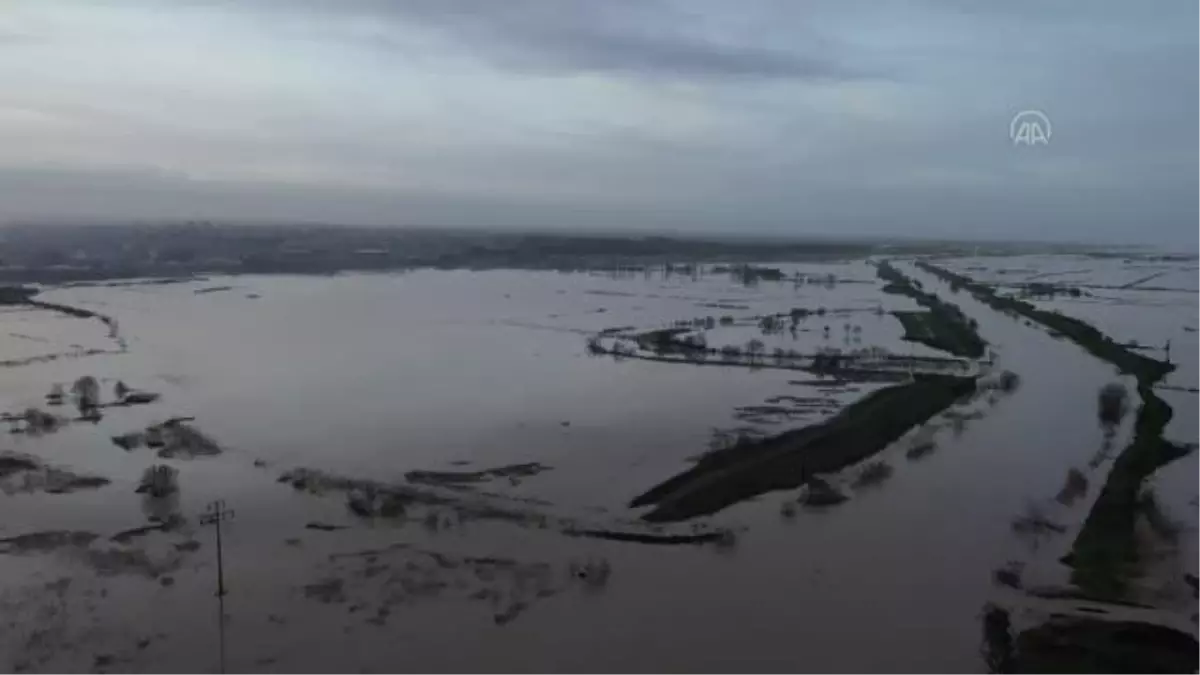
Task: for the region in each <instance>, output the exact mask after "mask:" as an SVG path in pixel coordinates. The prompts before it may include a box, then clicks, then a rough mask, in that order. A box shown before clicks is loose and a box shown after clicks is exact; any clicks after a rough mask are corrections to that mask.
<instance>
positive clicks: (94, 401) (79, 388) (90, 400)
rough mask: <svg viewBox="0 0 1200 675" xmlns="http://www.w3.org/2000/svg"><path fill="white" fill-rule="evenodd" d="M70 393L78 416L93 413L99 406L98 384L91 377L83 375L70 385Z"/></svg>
mask: <svg viewBox="0 0 1200 675" xmlns="http://www.w3.org/2000/svg"><path fill="white" fill-rule="evenodd" d="M71 393H72V394H74V395H75V405H76V406H78V408H79V412H80V414H87V413H89V412H92V411H94V410H95V409H96V408H97V407H98V406H99V405H100V383H99V382H97V381H96V378H94V377H92V376H91V375H84V376H83V377H81V378H79V379H78V380H75V384H73V385H71Z"/></svg>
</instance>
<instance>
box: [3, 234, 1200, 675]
mask: <svg viewBox="0 0 1200 675" xmlns="http://www.w3.org/2000/svg"><path fill="white" fill-rule="evenodd" d="M858 253H862V252H858ZM843 258H844V256H832V255H822V256H821V257H820V259H806V258H804V257H803V256H797V257H796V258H795V260H793V261H785V260H768V259H766V258H763V259H758V260H749V259H746V260H728V261H722V262H699V261H695V260H675V261H671V262H652V261H645V262H643V263H638V264H628V265H610V266H592V267H583V268H581V269H574V270H572V271H547V270H521V269H509V270H490V271H467V270H461V269H439V270H432V269H418V270H411V271H406V272H397V273H392V274H375V275H363V274H345V275H338V276H330V277H301V276H295V277H266V276H253V275H251V276H239V277H223V276H211V275H210V276H204V277H199V276H197V277H182V278H180V277H173V278H171V279H169V280H167V281H169V283H166V282H165V281H164V282H162V283H159V282H154V281H145V282H129V283H126V282H101V283H87V284H68V285H63V286H57V287H40V288H38V289H36V292H34V291H31V290H25V289H19V290H13V291H11V292H10V293H9V296H8V297H9V301H10V304H9V305H8V306H7V309H9V310H11V311H10V312H7V313H0V333H8V334H9V335H10V339H9V340H8V341H7V342H5V344H6V345H7V346H10V347H11V348H12V350H13V351H12V353H11V354H0V361H3V363H4V364H6V366H5V368H4V369H3V371H4V373H6V375H7V379H5V381H4V383H2V386H0V410H4V411H7V412H5V413H3V419H4V421H6V422H8V424H9V430H10V431H11V433H10V434H8V438H9V447H8V448H6V449H5V451H4V452H3V453H2V454H0V491H2V492H3V496H2V497H0V498H3V499H5V500H6V505H5V512H6V513H8V514H10V515H9V517H8V518H6V519H5V521H4V522H3V523H0V569H2V570H3V571H4V574H5V579H6V586H5V589H4V592H3V594H0V610H2V611H3V612H4V613H5V618H6V620H7V621H9V622H18V623H19V625H20V626H21V628H20V629H19V630H18V629H15V628H14V629H12V630H10V631H9V632H8V633H7V634H6V635H5V636H4V638H3V640H2V641H0V657H3V658H4V659H6V660H5V661H3V662H2V663H3V665H5V666H6V667H9V668H11V669H13V670H34V671H48V670H88V669H113V670H116V669H129V670H150V669H158V670H166V671H178V670H195V669H199V670H216V669H217V667H218V663H217V661H216V660H215V659H216V656H215V653H216V652H215V649H216V647H215V645H216V644H217V641H218V638H219V637H220V626H219V625H218V624H217V621H216V619H217V612H218V611H221V612H223V614H222V616H225V615H227V616H228V617H229V622H230V627H232V626H234V625H237V626H238V629H237V630H236V631H233V630H229V631H228V632H226V633H225V635H224V639H225V640H226V646H227V653H226V658H227V664H226V665H227V667H228V668H230V669H236V670H250V671H264V670H300V671H313V670H319V669H332V670H346V669H349V668H351V667H353V668H356V669H363V670H387V669H389V668H391V669H394V668H395V667H396V666H395V664H396V663H401V662H402V663H404V664H407V665H406V668H408V667H410V666H411V667H412V668H426V669H432V670H447V669H485V670H487V669H493V668H496V667H501V666H502V667H503V668H510V667H511V668H517V669H520V668H525V669H533V670H543V669H547V668H549V667H555V668H560V669H567V670H594V669H597V668H610V669H615V670H631V669H639V668H640V669H646V668H650V669H663V670H677V669H679V670H697V669H705V668H708V667H709V665H708V664H744V663H750V662H754V663H762V664H765V665H764V667H770V668H772V669H775V668H778V669H781V670H787V669H793V670H794V669H796V668H797V667H799V666H798V665H797V663H798V662H797V660H796V656H795V653H796V650H797V649H800V650H803V651H804V653H805V654H806V657H805V660H804V667H806V668H807V667H812V668H825V669H829V668H832V669H835V670H845V669H847V668H849V669H863V670H874V669H880V668H888V669H898V670H921V669H926V670H933V671H946V670H951V671H980V670H993V671H995V672H1010V671H1026V670H1061V669H1076V668H1098V669H1101V670H1107V669H1110V668H1111V669H1119V668H1124V667H1126V666H1127V665H1129V664H1139V665H1142V666H1144V667H1145V668H1147V669H1150V670H1154V669H1156V668H1162V669H1165V670H1168V671H1175V670H1177V669H1183V670H1189V669H1190V670H1194V669H1195V667H1196V664H1195V658H1194V654H1195V634H1196V622H1195V618H1194V617H1195V612H1196V609H1195V594H1194V590H1193V585H1189V584H1192V583H1193V581H1194V579H1195V578H1196V569H1195V556H1194V553H1191V552H1194V551H1195V544H1194V542H1195V539H1196V527H1195V519H1194V514H1191V515H1189V510H1190V511H1194V506H1195V498H1196V489H1195V483H1194V481H1193V480H1185V479H1181V478H1180V475H1182V474H1179V473H1177V471H1178V470H1179V469H1178V467H1186V466H1190V467H1191V469H1189V470H1192V471H1194V467H1195V464H1194V463H1192V464H1190V465H1187V464H1185V462H1193V461H1194V458H1195V455H1196V453H1195V452H1194V447H1195V445H1194V444H1195V442H1196V439H1195V432H1194V429H1195V405H1194V401H1195V398H1194V394H1189V393H1187V391H1186V390H1187V389H1188V388H1195V386H1196V384H1195V382H1194V378H1195V365H1194V363H1193V362H1185V361H1182V359H1188V358H1193V359H1194V354H1192V355H1186V354H1187V351H1188V349H1192V351H1194V348H1192V347H1190V345H1194V335H1195V333H1194V332H1191V333H1189V332H1186V331H1183V330H1182V327H1184V326H1190V327H1192V328H1194V327H1195V326H1196V324H1197V320H1196V317H1195V315H1194V312H1195V308H1194V306H1193V307H1192V309H1191V312H1192V315H1190V316H1177V318H1178V319H1179V323H1180V324H1181V326H1180V330H1179V332H1178V333H1176V332H1171V337H1170V340H1171V342H1172V349H1171V351H1170V358H1168V356H1167V354H1166V353H1165V351H1164V350H1158V351H1153V350H1149V349H1143V348H1135V347H1133V346H1131V342H1132V341H1135V340H1136V341H1137V342H1138V343H1139V344H1144V345H1150V344H1153V343H1154V340H1152V339H1150V337H1148V336H1146V335H1142V334H1138V335H1134V334H1125V333H1123V332H1119V331H1117V330H1114V328H1113V327H1112V326H1099V325H1095V324H1093V323H1091V322H1090V320H1089V319H1088V317H1084V316H1082V315H1081V316H1078V317H1076V316H1073V315H1071V314H1069V313H1060V312H1059V311H1058V310H1051V309H1049V308H1046V307H1043V306H1042V305H1040V304H1038V303H1057V302H1062V301H1068V300H1069V301H1076V300H1078V301H1083V300H1086V299H1089V298H1093V299H1094V297H1095V296H1094V294H1095V293H1098V292H1100V291H1101V290H1114V291H1115V290H1118V289H1116V288H1115V287H1119V286H1123V285H1126V284H1127V283H1132V282H1136V283H1134V285H1133V287H1131V288H1126V289H1124V290H1122V291H1121V292H1129V293H1134V292H1136V293H1143V294H1149V293H1155V292H1156V291H1152V290H1147V289H1148V288H1149V286H1148V285H1151V284H1158V283H1163V284H1166V283H1167V282H1168V281H1169V277H1170V274H1168V273H1166V272H1165V271H1163V270H1155V271H1146V272H1145V273H1144V274H1140V275H1138V276H1137V277H1136V278H1133V279H1130V280H1129V282H1120V283H1119V281H1120V280H1115V281H1113V282H1112V283H1107V284H1101V283H1099V282H1096V283H1088V282H1087V281H1086V280H1081V279H1076V278H1072V277H1070V275H1067V274H1062V275H1057V276H1048V277H1041V278H1035V279H1032V281H1029V283H1028V284H1026V285H1024V286H1020V287H1019V288H1017V289H1016V290H1015V292H1009V291H1007V290H1001V289H1004V288H1007V287H1003V286H1000V285H997V284H995V283H994V281H993V279H994V277H995V276H998V272H997V273H996V274H993V272H995V269H994V268H996V267H1005V266H1014V267H1016V266H1020V267H1021V269H1026V270H1027V271H1025V272H1022V274H1024V275H1025V277H1024V278H1025V279H1026V280H1027V281H1028V278H1029V277H1034V276H1036V275H1038V274H1040V273H1042V272H1039V271H1037V269H1035V268H1034V267H1033V266H1032V263H1027V262H1024V261H1022V260H1021V259H1018V258H1008V257H996V258H989V259H986V260H984V259H968V258H949V257H931V258H920V259H912V258H910V257H905V256H904V255H892V256H889V257H887V258H883V257H880V256H876V255H871V256H869V257H868V256H867V255H858V254H856V255H854V256H852V257H850V258H845V259H843ZM1045 260H1050V261H1055V260H1057V258H1054V257H1049V258H1046V259H1045ZM1106 264H1107V263H1106ZM1156 264H1158V263H1156ZM1062 266H1063V267H1071V266H1070V265H1067V264H1065V263H1064V264H1063V265H1062ZM1055 269H1057V268H1055ZM1072 269H1080V268H1078V267H1074V268H1072ZM1050 271H1052V270H1049V269H1048V270H1043V272H1050ZM1159 272H1162V274H1159ZM1151 274H1157V275H1158V276H1155V277H1153V278H1148V277H1150V275H1151ZM972 275H973V276H972ZM1092 281H1095V280H1092ZM1031 284H1040V285H1031ZM1046 284H1053V287H1052V288H1047V287H1046V286H1045V285H1046ZM1060 285H1064V286H1069V288H1076V289H1078V290H1079V293H1078V295H1075V294H1074V293H1072V292H1071V291H1070V290H1069V288H1068V289H1067V290H1063V291H1060V290H1059V286H1060ZM1101 286H1105V287H1108V286H1112V287H1114V288H1113V289H1107V288H1101ZM1163 292H1166V291H1163ZM1090 294H1092V295H1090ZM63 308H75V309H77V310H78V311H75V312H73V313H72V311H67V310H64V309H63ZM1172 312H1174V313H1175V314H1176V315H1178V311H1177V309H1175V310H1172ZM4 322H8V324H7V325H4ZM64 322H65V323H64ZM118 325H119V327H120V330H119V332H118V331H117V326H118ZM14 334H15V335H19V336H20V337H14V336H13V335H14ZM1189 335H1190V336H1193V337H1192V338H1191V339H1192V340H1193V342H1192V343H1187V342H1185V341H1184V340H1185V339H1186V338H1185V337H1184V336H1189ZM118 340H119V342H118ZM73 344H74V345H76V346H77V347H78V349H76V348H75V347H72V346H71V345H73ZM92 350H95V351H92ZM1189 369H1190V370H1189ZM1184 374H1186V375H1187V377H1190V378H1191V380H1189V379H1187V377H1183V375H1184ZM1165 387H1174V388H1176V389H1168V388H1165ZM47 392H48V393H47ZM1185 396H1191V397H1192V398H1190V399H1187V398H1180V397H1185ZM1189 400H1190V401H1191V402H1192V403H1191V404H1190V405H1183V404H1179V402H1184V403H1186V402H1187V401H1189ZM217 501H220V502H221V503H222V504H224V506H222V507H221V508H228V509H230V510H231V511H236V518H232V517H231V519H230V520H228V521H226V522H222V523H221V528H222V530H221V537H222V539H221V544H220V546H221V548H222V555H223V567H222V569H223V575H224V583H225V584H227V586H228V593H227V595H226V596H222V597H223V599H222V600H221V602H222V603H223V609H221V610H218V609H217V606H216V600H215V599H214V596H213V590H214V584H215V583H216V574H217V572H216V569H217V560H216V547H217V544H216V539H215V535H216V530H215V526H214V525H215V523H214V520H213V519H214V517H215V516H214V515H213V514H214V513H220V512H221V511H220V510H218V511H213V510H211V509H210V504H212V503H213V502H217ZM1189 504H1190V506H1189ZM1189 556H1190V557H1189ZM1189 579H1190V580H1193V581H1189ZM781 595H787V596H789V597H798V598H803V602H799V603H790V602H789V603H780V602H779V601H778V598H779V597H780V596H781ZM863 603H870V604H871V606H873V607H876V608H878V609H879V611H878V612H872V613H870V615H868V616H864V615H861V613H855V612H848V611H847V610H846V608H847V607H855V606H859V605H861V604H863ZM143 607H150V608H152V609H150V610H145V611H143V610H141V609H136V611H135V608H143ZM47 608H49V609H47ZM633 616H637V617H639V619H638V620H637V621H633V620H631V619H630V617H633ZM900 617H903V618H905V620H904V621H900V619H899V618H900ZM909 624H911V625H912V626H919V627H920V630H919V631H918V630H917V629H916V628H914V629H912V630H909V629H907V628H905V627H904V626H905V625H909ZM751 625H756V626H767V628H764V629H755V630H753V631H751V630H749V629H748V628H747V627H748V626H751ZM772 625H774V626H787V627H788V629H787V630H782V629H774V628H770V626H772ZM797 627H803V630H800V629H799V628H797ZM398 635H400V636H403V639H400V638H397V637H396V636H398ZM798 636H799V637H798ZM981 636H982V637H981ZM851 639H853V640H855V641H857V642H856V643H861V644H863V646H865V647H870V649H863V650H854V651H855V652H856V653H851V654H847V653H846V650H845V649H844V648H841V647H838V645H844V644H846V643H847V641H848V640H851ZM549 641H553V642H554V643H555V644H556V645H558V646H557V647H553V648H551V647H547V646H546V645H547V643H548V642H549ZM1189 641H1190V642H1189ZM731 642H736V643H738V644H739V646H737V647H731V646H730V643H731ZM651 643H654V644H660V645H663V646H662V647H661V648H655V649H650V648H649V647H646V646H645V645H648V644H651ZM310 645H311V646H310ZM318 645H319V646H318ZM1189 648H1190V650H1191V651H1190V652H1189V651H1188V649H1189ZM859 652H861V653H859ZM1189 653H1191V655H1192V656H1191V657H1190V659H1189V657H1188V656H1187V655H1188V654H1189ZM514 654H523V655H524V656H514ZM348 655H349V656H348ZM552 664H553V665H552Z"/></svg>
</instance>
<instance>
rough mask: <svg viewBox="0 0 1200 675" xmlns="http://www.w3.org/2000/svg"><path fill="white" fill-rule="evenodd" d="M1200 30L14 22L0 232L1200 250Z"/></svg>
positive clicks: (794, 18)
mask: <svg viewBox="0 0 1200 675" xmlns="http://www.w3.org/2000/svg"><path fill="white" fill-rule="evenodd" d="M1197 7H1198V3H1197V2H1196V0H1154V1H1152V2H1147V1H1139V0H1119V1H1117V0H1069V1H1068V0H1007V1H1005V2H990V1H987V2H985V1H975V0H894V1H893V0H870V1H867V0H862V1H855V0H824V1H823V0H803V1H801V0H763V1H749V0H736V1H735V0H709V1H705V0H681V1H679V2H669V1H667V0H392V1H385V0H226V1H219V0H128V1H121V0H114V1H105V0H3V2H0V220H3V219H5V218H8V219H14V218H28V217H79V216H89V217H90V216H95V217H104V218H110V217H134V218H164V219H175V218H211V219H233V218H245V219H256V220H276V221H287V220H296V219H303V220H308V221H324V222H342V223H365V224H387V225H392V224H394V225H420V226H468V227H476V226H490V225H498V226H505V227H519V226H528V227H535V228H539V229H541V228H549V227H554V228H562V229H572V228H575V229H585V228H586V229H595V228H602V227H615V228H621V229H625V230H629V229H644V230H676V231H697V232H717V231H720V232H751V233H779V234H825V235H849V234H853V235H871V234H890V235H907V236H934V237H939V236H960V237H981V238H1040V239H1095V240H1103V241H1119V240H1127V241H1134V242H1139V241H1140V242H1154V243H1176V244H1179V243H1183V244H1188V245H1193V246H1194V245H1195V242H1196V239H1197V228H1198V219H1197V188H1198V185H1200V175H1198V171H1197V153H1198V148H1200V139H1198V138H1197V124H1198V118H1200V114H1198V111H1197V107H1198V106H1197V100H1198V92H1197V81H1198V74H1197V19H1198V17H1197V12H1198V9H1197ZM1025 109H1037V110H1040V111H1043V112H1044V113H1045V114H1046V115H1047V116H1048V117H1049V119H1050V120H1051V122H1052V129H1051V137H1050V140H1049V143H1048V144H1046V145H1037V146H1033V147H1030V146H1024V145H1014V144H1013V142H1012V140H1011V139H1010V137H1009V131H1010V122H1011V120H1012V118H1013V116H1014V114H1016V113H1017V112H1019V111H1021V110H1025Z"/></svg>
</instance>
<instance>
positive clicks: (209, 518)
mask: <svg viewBox="0 0 1200 675" xmlns="http://www.w3.org/2000/svg"><path fill="white" fill-rule="evenodd" d="M233 515H234V513H233V509H227V508H225V500H224V499H218V500H216V501H214V502H211V503H210V504H209V505H208V510H206V511H205V512H204V513H203V514H201V515H200V524H201V525H212V526H214V527H215V528H216V530H217V636H218V640H219V645H220V664H221V672H222V673H224V672H225V560H224V557H223V555H222V551H221V521H223V520H232V519H233Z"/></svg>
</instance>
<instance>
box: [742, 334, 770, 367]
mask: <svg viewBox="0 0 1200 675" xmlns="http://www.w3.org/2000/svg"><path fill="white" fill-rule="evenodd" d="M766 348H767V346H766V345H765V344H763V341H762V340H758V339H754V340H750V341H749V342H747V343H746V354H747V355H748V356H749V357H750V361H751V362H752V363H753V362H754V360H755V359H756V358H758V357H759V356H761V355H762V353H763V352H764V351H765V350H766Z"/></svg>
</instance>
